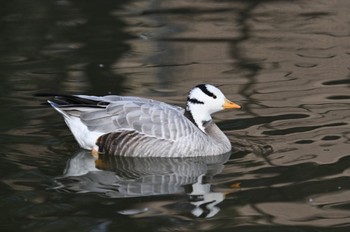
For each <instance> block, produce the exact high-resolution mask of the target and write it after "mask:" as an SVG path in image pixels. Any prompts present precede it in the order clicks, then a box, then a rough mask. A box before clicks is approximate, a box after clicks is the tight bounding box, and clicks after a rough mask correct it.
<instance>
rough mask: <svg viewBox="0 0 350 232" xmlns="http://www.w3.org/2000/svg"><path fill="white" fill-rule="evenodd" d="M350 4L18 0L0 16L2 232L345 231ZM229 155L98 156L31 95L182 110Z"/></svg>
mask: <svg viewBox="0 0 350 232" xmlns="http://www.w3.org/2000/svg"><path fill="white" fill-rule="evenodd" d="M349 8H350V2H349V1H347V0H337V1H326V0H311V1H302V0H300V1H278V0H270V1H269V0H265V1H264V0H260V1H258V0H255V1H211V0H203V1H184V0H180V1H167V0H165V1H136V0H135V1H94V0H91V1H82V0H75V1H69V0H56V1H44V0H33V1H24V0H14V1H7V2H5V1H2V2H1V7H0V115H1V116H0V144H1V147H2V149H1V151H0V168H1V171H0V173H1V175H0V207H1V213H0V231H4V232H5V231H35V232H37V231H40V232H41V231H50V232H51V231H60V232H61V231H66V232H68V231H93V232H97V231H98V232H100V231H101V232H103V231H161V232H163V231H293V232H294V231H348V230H349V228H350V177H349V176H350V156H349V155H350V140H349V139H350V126H349V122H350V120H349V115H350V102H349V99H350V94H349V84H350V76H349V74H350V65H349V64H350V43H349V41H350V29H349V28H350V27H349V22H350V15H349V13H348V12H349V10H348V9H349ZM199 83H212V84H215V85H217V86H220V88H221V89H222V91H223V92H224V93H225V95H226V96H227V98H229V99H231V100H233V101H235V102H237V103H239V104H241V105H243V108H244V109H243V110H240V111H226V112H221V113H218V114H216V115H215V116H214V117H215V119H216V121H217V122H218V125H219V126H220V127H221V128H222V129H223V130H224V132H225V133H226V134H227V135H228V137H229V138H230V140H231V141H232V144H233V146H234V149H233V151H232V154H228V155H226V156H221V157H216V159H212V158H207V159H183V160H179V159H173V160H167V159H121V158H111V157H104V158H102V159H101V160H99V161H97V162H95V160H94V159H93V158H92V157H91V156H90V154H89V153H88V152H84V151H82V150H81V149H80V148H79V147H78V145H77V143H76V142H75V141H74V138H73V137H72V136H71V134H70V132H69V130H68V129H67V127H66V125H65V124H64V122H63V119H62V118H61V117H60V116H59V115H58V114H57V113H56V112H54V111H53V110H52V109H50V108H48V107H46V106H43V105H41V103H42V102H43V101H44V100H43V99H38V98H35V97H33V94H35V93H38V92H40V93H68V94H91V95H107V94H120V95H136V96H143V97H148V98H154V99H158V100H161V101H166V102H169V103H174V104H178V105H184V102H185V100H186V96H187V91H188V90H189V89H190V88H191V87H192V86H194V85H197V84H199Z"/></svg>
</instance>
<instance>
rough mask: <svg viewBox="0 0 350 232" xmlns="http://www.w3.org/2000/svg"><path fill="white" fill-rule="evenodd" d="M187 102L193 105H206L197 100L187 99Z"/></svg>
mask: <svg viewBox="0 0 350 232" xmlns="http://www.w3.org/2000/svg"><path fill="white" fill-rule="evenodd" d="M187 102H191V103H193V104H204V102H202V101H198V100H197V99H196V98H187Z"/></svg>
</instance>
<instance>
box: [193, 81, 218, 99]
mask: <svg viewBox="0 0 350 232" xmlns="http://www.w3.org/2000/svg"><path fill="white" fill-rule="evenodd" d="M196 87H197V88H200V90H202V92H203V93H205V94H206V95H208V96H209V97H212V98H214V99H216V95H215V94H213V93H212V92H210V91H209V90H208V89H207V86H206V85H205V84H201V85H197V86H196Z"/></svg>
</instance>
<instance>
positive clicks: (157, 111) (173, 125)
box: [79, 98, 197, 141]
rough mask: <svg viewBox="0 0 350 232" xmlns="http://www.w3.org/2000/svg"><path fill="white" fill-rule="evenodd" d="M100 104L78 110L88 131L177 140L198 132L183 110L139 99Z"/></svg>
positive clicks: (123, 99)
mask: <svg viewBox="0 0 350 232" xmlns="http://www.w3.org/2000/svg"><path fill="white" fill-rule="evenodd" d="M102 102H104V104H99V105H100V107H102V108H95V107H94V108H91V110H89V109H86V108H85V107H80V109H79V111H80V115H79V117H80V120H81V122H82V123H83V124H85V125H86V126H87V128H88V129H89V130H90V131H98V132H102V133H110V132H115V131H126V130H129V131H130V130H133V131H136V132H137V133H139V134H143V135H145V136H150V137H153V138H158V139H165V140H173V141H175V140H177V139H179V138H181V137H184V136H187V135H189V134H192V133H193V132H194V131H195V130H196V129H197V128H196V127H195V126H194V125H193V124H192V122H190V121H189V120H188V119H187V118H186V117H185V116H184V115H183V111H184V110H183V109H182V108H180V107H177V106H172V105H169V104H166V103H163V102H159V101H154V100H150V99H140V98H132V99H127V98H122V99H120V100H119V101H116V99H114V100H113V101H110V102H109V103H106V99H104V101H102Z"/></svg>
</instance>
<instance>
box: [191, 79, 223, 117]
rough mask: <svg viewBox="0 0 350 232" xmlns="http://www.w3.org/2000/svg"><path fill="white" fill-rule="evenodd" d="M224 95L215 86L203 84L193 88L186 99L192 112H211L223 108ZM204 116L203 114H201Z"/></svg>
mask: <svg viewBox="0 0 350 232" xmlns="http://www.w3.org/2000/svg"><path fill="white" fill-rule="evenodd" d="M224 103H225V96H224V94H223V93H222V92H221V91H220V90H219V89H218V88H216V87H215V86H212V85H209V84H205V85H198V86H196V87H195V88H193V89H192V90H191V91H190V93H189V95H188V100H187V106H188V108H189V110H191V112H192V114H196V113H198V114H199V113H200V114H209V115H210V114H212V113H215V112H217V111H220V110H223V109H224ZM203 116H204V115H203Z"/></svg>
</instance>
